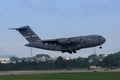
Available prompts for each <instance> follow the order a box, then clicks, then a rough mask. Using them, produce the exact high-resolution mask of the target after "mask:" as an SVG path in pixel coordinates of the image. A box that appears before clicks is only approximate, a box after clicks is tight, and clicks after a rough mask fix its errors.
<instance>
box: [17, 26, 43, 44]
mask: <svg viewBox="0 0 120 80" xmlns="http://www.w3.org/2000/svg"><path fill="white" fill-rule="evenodd" d="M16 30H17V31H19V32H20V33H21V34H22V35H23V36H24V37H25V39H26V40H27V41H29V42H36V41H40V40H41V39H40V38H39V37H38V36H37V35H36V34H35V33H34V32H33V31H32V29H31V28H30V27H29V26H23V27H20V28H16Z"/></svg>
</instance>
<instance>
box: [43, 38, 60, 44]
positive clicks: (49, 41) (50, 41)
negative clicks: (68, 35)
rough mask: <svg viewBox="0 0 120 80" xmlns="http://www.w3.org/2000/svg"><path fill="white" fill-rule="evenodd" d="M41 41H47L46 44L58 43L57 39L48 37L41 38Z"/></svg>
mask: <svg viewBox="0 0 120 80" xmlns="http://www.w3.org/2000/svg"><path fill="white" fill-rule="evenodd" d="M42 42H43V43H48V44H54V43H55V44H58V43H59V41H58V39H50V40H42Z"/></svg>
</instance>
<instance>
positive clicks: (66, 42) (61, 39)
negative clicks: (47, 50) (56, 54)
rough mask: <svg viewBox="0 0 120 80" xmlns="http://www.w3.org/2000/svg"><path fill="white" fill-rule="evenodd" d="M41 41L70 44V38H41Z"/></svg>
mask: <svg viewBox="0 0 120 80" xmlns="http://www.w3.org/2000/svg"><path fill="white" fill-rule="evenodd" d="M42 42H43V43H48V44H61V45H64V44H71V43H72V40H71V39H70V38H59V39H51V40H42Z"/></svg>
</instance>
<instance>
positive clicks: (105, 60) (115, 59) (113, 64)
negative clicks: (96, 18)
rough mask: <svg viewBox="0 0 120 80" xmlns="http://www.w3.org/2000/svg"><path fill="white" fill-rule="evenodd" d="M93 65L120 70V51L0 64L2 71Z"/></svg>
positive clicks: (73, 67)
mask: <svg viewBox="0 0 120 80" xmlns="http://www.w3.org/2000/svg"><path fill="white" fill-rule="evenodd" d="M46 56H47V55H46ZM48 57H50V56H48ZM91 65H94V66H100V67H102V68H119V67H120V51H119V52H116V53H114V54H109V55H108V56H106V57H102V55H99V56H97V55H96V54H92V55H90V56H88V57H87V58H82V57H78V58H76V59H69V60H65V59H64V58H63V57H61V56H59V57H58V58H57V59H56V60H46V61H44V62H43V61H41V62H29V61H28V62H26V61H22V62H16V63H15V64H14V63H9V64H1V63H0V71H5V70H59V69H75V68H89V67H90V66H91Z"/></svg>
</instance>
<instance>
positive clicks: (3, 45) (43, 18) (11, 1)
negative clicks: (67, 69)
mask: <svg viewBox="0 0 120 80" xmlns="http://www.w3.org/2000/svg"><path fill="white" fill-rule="evenodd" d="M24 25H29V26H31V28H32V29H33V30H34V31H35V32H36V33H37V34H38V35H39V36H40V38H41V39H51V38H61V37H70V36H80V35H90V34H98V35H102V36H104V37H105V38H106V39H107V42H106V43H105V44H104V45H103V49H102V50H100V49H99V48H98V47H97V48H96V53H97V54H109V53H114V52H117V51H119V50H120V0H0V55H6V54H9V55H17V56H20V57H21V56H22V57H23V56H30V48H28V47H25V46H24V45H25V44H26V43H28V42H27V41H26V40H25V39H24V38H23V37H22V36H21V35H20V34H19V33H18V32H16V31H9V30H8V28H14V27H17V28H18V27H21V26H24ZM93 50H94V49H93V48H90V49H82V50H80V51H78V53H77V54H72V55H70V54H68V53H66V54H61V52H54V51H47V50H41V49H33V55H36V54H49V55H50V56H70V57H78V56H82V57H86V56H88V55H90V54H93Z"/></svg>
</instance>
